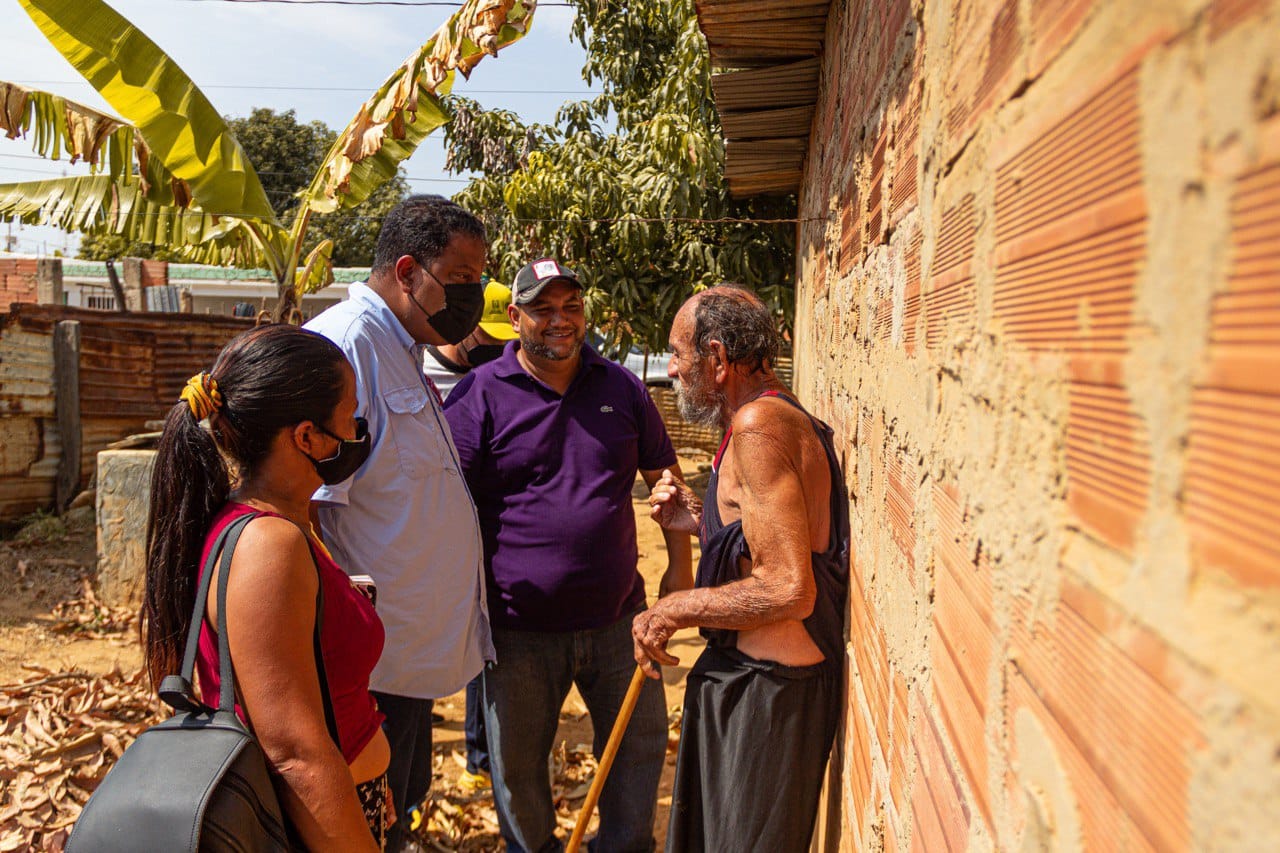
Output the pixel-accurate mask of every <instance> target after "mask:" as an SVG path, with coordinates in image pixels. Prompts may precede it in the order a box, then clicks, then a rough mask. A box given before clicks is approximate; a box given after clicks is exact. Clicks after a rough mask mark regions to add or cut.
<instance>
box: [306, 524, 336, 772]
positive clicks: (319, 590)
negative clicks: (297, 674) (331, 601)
mask: <svg viewBox="0 0 1280 853" xmlns="http://www.w3.org/2000/svg"><path fill="white" fill-rule="evenodd" d="M307 549H308V550H309V551H310V552H311V562H312V563H314V564H315V567H316V627H315V630H314V631H312V632H311V648H312V649H313V651H314V654H315V658H316V677H317V678H319V679H320V701H321V702H322V703H323V705H324V723H325V725H326V726H328V728H329V737H331V738H333V742H334V743H335V744H337V745H338V751H339V752H341V751H342V741H341V740H340V739H339V738H338V720H337V717H335V716H334V713H333V697H331V696H330V695H329V678H328V677H327V676H326V675H325V671H324V654H323V653H322V651H321V648H320V624H321V622H322V621H323V619H324V578H322V577H321V576H320V561H319V560H317V559H316V553H315V548H314V547H313V546H312V545H311V542H310V538H309V537H308V541H307Z"/></svg>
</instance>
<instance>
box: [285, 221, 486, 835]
mask: <svg viewBox="0 0 1280 853" xmlns="http://www.w3.org/2000/svg"><path fill="white" fill-rule="evenodd" d="M486 254H487V247H486V239H485V231H484V226H483V225H482V224H481V223H480V221H479V220H478V219H476V217H475V216H473V215H472V214H471V213H469V212H467V211H465V210H463V209H462V208H461V207H459V206H458V205H456V204H454V203H453V202H450V201H448V200H446V199H443V198H441V197H439V196H413V197H410V198H408V199H406V200H405V201H403V202H401V203H400V204H399V205H398V206H397V207H396V208H395V209H394V210H392V211H391V213H390V214H388V216H387V218H386V220H385V221H384V222H383V225H382V230H381V233H380V234H379V236H378V245H377V249H376V250H375V254H374V261H373V269H372V270H371V272H370V275H369V281H368V282H367V283H365V284H353V285H352V286H351V289H350V291H349V297H350V298H349V299H348V300H347V301H345V302H342V303H339V304H338V305H335V306H333V307H332V308H329V309H328V310H326V311H325V312H324V313H322V314H321V315H320V316H318V317H316V318H315V319H314V320H312V321H311V322H310V323H308V324H307V328H308V329H311V330H312V331H315V332H319V333H320V334H322V335H324V336H325V337H327V338H329V339H330V340H332V341H333V342H334V343H335V344H337V345H338V346H339V347H340V348H341V349H342V351H343V352H344V353H346V355H347V358H348V359H349V360H350V361H351V365H352V367H353V368H354V369H355V373H356V386H357V387H356V397H357V400H358V403H359V408H358V411H359V414H360V416H362V417H364V418H366V419H367V420H368V422H369V435H370V437H371V438H372V442H373V449H372V451H371V452H370V455H369V459H368V461H367V462H365V464H364V465H363V466H362V467H361V468H360V470H359V471H358V472H357V473H356V474H355V475H354V476H353V477H351V478H350V479H349V480H346V481H344V482H342V483H339V484H338V485H335V486H323V487H321V488H320V489H319V490H318V491H317V492H316V493H315V495H314V498H313V501H314V504H315V506H316V510H317V513H316V514H317V517H318V519H319V522H320V525H321V529H322V531H323V535H324V541H325V543H326V544H327V545H328V546H329V548H330V549H331V550H332V551H333V556H334V559H335V560H336V561H337V562H338V564H339V565H341V566H342V567H343V568H344V569H346V570H347V571H348V572H350V573H352V574H369V575H371V576H372V577H373V579H374V581H375V583H376V584H377V587H378V614H379V615H380V616H381V617H382V622H383V625H384V626H385V628H386V645H385V647H384V649H383V652H382V658H381V659H380V660H379V661H378V665H377V667H375V669H374V670H373V674H372V677H371V679H370V682H371V683H370V686H371V687H372V689H373V691H374V695H375V697H376V698H377V700H378V707H379V709H380V710H381V711H382V712H383V713H384V714H386V716H387V720H386V723H384V728H385V730H386V732H387V737H388V739H389V740H390V742H391V765H390V767H389V768H388V770H387V777H388V783H389V785H390V789H391V793H392V796H393V798H394V800H395V807H396V814H397V817H398V819H399V820H398V822H397V824H396V826H394V827H392V831H391V834H390V836H389V839H388V847H387V849H388V850H396V849H400V848H402V847H404V846H406V844H407V843H408V841H409V836H408V827H409V823H410V821H409V810H410V809H411V808H413V807H414V806H417V805H418V804H420V803H421V802H422V800H423V799H424V798H425V797H426V795H427V793H428V791H429V790H430V787H431V760H432V754H431V709H432V703H433V700H434V699H436V698H438V697H441V696H448V695H451V694H453V693H456V692H457V691H458V690H460V689H462V687H463V686H464V685H466V684H467V682H469V681H470V680H471V679H472V678H473V677H474V676H475V675H476V674H477V673H478V672H479V671H480V670H481V668H482V667H483V665H484V662H485V661H486V660H493V642H492V639H491V636H490V633H489V622H488V612H487V609H486V604H485V598H484V595H485V593H484V568H483V561H482V547H481V543H480V531H479V525H478V522H477V519H476V513H475V507H474V506H473V504H472V502H471V496H470V493H469V492H468V491H467V486H466V483H465V481H464V480H463V478H462V475H461V472H460V470H459V467H460V466H459V463H458V456H457V451H456V450H455V449H454V446H453V440H452V438H451V436H450V434H449V427H448V424H447V422H446V421H445V419H444V417H443V415H442V414H441V411H440V402H441V401H440V395H439V393H438V391H437V390H436V388H435V386H434V385H433V384H432V382H431V380H430V379H428V378H427V377H426V376H425V375H424V374H423V371H422V364H423V348H424V347H425V346H427V345H436V346H439V345H443V344H456V343H458V342H459V341H461V340H463V339H464V338H465V337H466V336H467V335H468V334H470V333H471V331H472V330H473V329H474V328H475V326H476V323H477V321H478V320H479V319H480V315H481V313H482V311H483V307H484V297H483V288H482V286H481V284H480V274H481V270H482V269H483V267H484V263H485V257H486Z"/></svg>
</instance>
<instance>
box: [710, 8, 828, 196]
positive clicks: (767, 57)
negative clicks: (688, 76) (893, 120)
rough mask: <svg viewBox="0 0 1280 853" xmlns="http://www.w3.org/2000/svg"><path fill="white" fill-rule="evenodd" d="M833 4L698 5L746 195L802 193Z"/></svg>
mask: <svg viewBox="0 0 1280 853" xmlns="http://www.w3.org/2000/svg"><path fill="white" fill-rule="evenodd" d="M830 5H831V3H830V0H696V2H695V6H696V8H697V12H698V26H699V28H700V29H701V30H702V32H703V34H704V35H705V36H706V38H707V45H708V47H709V49H710V51H711V65H712V67H713V68H716V69H721V70H722V71H723V73H719V74H713V75H712V77H711V89H712V92H713V94H714V96H715V101H716V110H717V111H718V112H719V114H720V124H721V127H722V129H723V132H724V138H725V143H726V144H725V178H726V180H727V181H728V183H729V190H730V192H731V193H732V194H733V195H735V196H738V197H742V196H749V195H757V194H761V193H792V192H797V191H798V190H799V189H800V179H801V175H802V172H803V168H804V155H805V152H806V151H807V150H808V147H809V128H810V126H811V124H812V122H813V111H814V105H815V104H816V103H817V100H818V75H819V73H820V71H821V59H820V57H821V54H822V47H823V39H824V38H825V35H826V29H827V12H828V10H829V8H830Z"/></svg>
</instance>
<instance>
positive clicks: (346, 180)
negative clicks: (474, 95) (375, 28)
mask: <svg viewBox="0 0 1280 853" xmlns="http://www.w3.org/2000/svg"><path fill="white" fill-rule="evenodd" d="M536 7H537V2H536V0H467V2H466V3H464V5H463V7H462V8H461V9H459V10H458V11H457V12H455V13H454V14H453V15H452V16H450V18H449V20H448V21H446V22H445V23H444V24H443V25H442V26H441V27H440V28H439V29H438V30H436V32H435V33H434V34H432V36H431V38H429V39H428V40H427V41H426V43H425V44H423V45H422V46H421V47H420V48H418V49H417V50H415V51H414V52H413V53H412V54H410V55H409V57H408V58H407V59H405V61H404V62H403V63H401V65H400V66H399V67H398V68H397V69H396V70H395V71H393V72H392V74H391V76H390V77H388V78H387V80H386V82H384V83H383V84H382V85H381V86H380V87H379V88H378V90H377V91H376V92H374V93H373V95H372V96H371V97H370V98H369V100H367V101H365V103H364V104H362V105H361V107H360V110H359V111H358V112H357V113H356V116H355V118H353V119H352V120H351V122H350V123H349V124H348V125H347V127H346V129H345V130H343V132H342V133H341V134H339V136H338V139H337V141H336V142H334V144H333V147H332V148H330V149H329V153H328V154H327V155H326V157H325V160H324V162H323V163H322V164H321V166H320V169H319V170H318V171H317V173H316V176H315V178H314V179H313V180H312V182H311V186H309V187H308V188H307V189H306V191H304V192H303V193H302V197H303V199H304V200H305V201H306V203H307V205H308V206H309V207H310V209H311V210H313V211H315V212H317V213H329V212H332V211H334V210H337V209H338V208H340V207H343V208H350V207H354V206H356V205H357V204H359V203H360V202H362V201H364V200H365V199H366V198H368V197H369V194H370V193H371V192H373V191H374V190H375V189H377V188H378V187H379V186H381V185H382V184H383V183H385V182H386V181H388V180H390V179H391V177H393V176H394V175H395V173H396V170H397V169H398V168H399V166H400V163H401V162H402V161H404V160H405V159H407V158H408V157H409V155H411V154H412V153H413V152H414V151H415V150H416V149H417V147H418V145H419V144H421V142H422V140H424V139H426V138H427V136H428V135H429V134H430V133H431V132H432V131H433V130H435V129H436V128H438V127H440V126H441V125H443V124H444V123H445V122H446V121H447V120H448V116H447V114H446V113H445V111H444V109H443V107H442V106H441V104H440V96H442V95H447V94H448V93H449V91H450V90H451V88H452V86H453V81H454V76H455V72H461V73H462V75H463V76H464V77H466V76H469V75H470V73H471V69H473V68H474V67H475V66H476V64H477V63H479V62H480V60H481V59H483V58H484V57H485V56H486V55H488V56H497V55H498V51H499V50H500V49H502V48H504V47H506V46H507V45H509V44H512V43H514V42H516V41H518V40H519V39H521V38H522V37H523V36H524V35H525V33H527V32H528V31H529V27H530V25H531V24H532V23H533V12H534V9H535V8H536Z"/></svg>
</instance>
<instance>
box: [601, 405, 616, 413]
mask: <svg viewBox="0 0 1280 853" xmlns="http://www.w3.org/2000/svg"><path fill="white" fill-rule="evenodd" d="M600 411H602V412H605V413H606V414H607V413H609V412H612V411H613V406H601V407H600Z"/></svg>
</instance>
